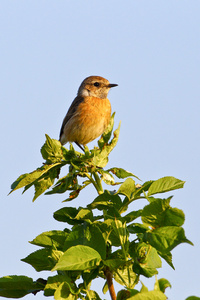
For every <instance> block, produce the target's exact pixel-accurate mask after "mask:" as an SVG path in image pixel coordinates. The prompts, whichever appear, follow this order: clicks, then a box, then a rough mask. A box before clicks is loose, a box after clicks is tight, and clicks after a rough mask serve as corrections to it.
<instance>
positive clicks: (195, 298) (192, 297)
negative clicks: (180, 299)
mask: <svg viewBox="0 0 200 300" xmlns="http://www.w3.org/2000/svg"><path fill="white" fill-rule="evenodd" d="M185 300H200V298H199V297H196V296H190V297H188V298H186V299H185Z"/></svg>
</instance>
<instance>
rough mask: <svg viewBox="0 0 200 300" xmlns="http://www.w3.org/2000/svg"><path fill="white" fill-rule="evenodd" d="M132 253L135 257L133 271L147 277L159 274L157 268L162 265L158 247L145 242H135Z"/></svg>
mask: <svg viewBox="0 0 200 300" xmlns="http://www.w3.org/2000/svg"><path fill="white" fill-rule="evenodd" d="M130 255H131V256H132V257H133V259H134V264H133V271H134V272H136V273H138V274H142V275H144V276H145V277H152V276H153V275H155V274H157V273H158V271H157V268H161V266H162V262H161V259H160V257H159V255H158V253H157V251H156V249H155V248H153V247H151V246H150V245H148V244H146V243H144V242H141V243H138V244H135V247H133V248H132V251H131V252H130Z"/></svg>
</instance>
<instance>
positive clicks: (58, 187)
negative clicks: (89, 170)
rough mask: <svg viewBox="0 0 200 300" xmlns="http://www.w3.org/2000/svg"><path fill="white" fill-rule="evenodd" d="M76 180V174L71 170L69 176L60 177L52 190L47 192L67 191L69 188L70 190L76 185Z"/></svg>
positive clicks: (59, 192)
mask: <svg viewBox="0 0 200 300" xmlns="http://www.w3.org/2000/svg"><path fill="white" fill-rule="evenodd" d="M74 180H76V175H75V174H74V173H72V172H69V173H68V174H67V176H65V177H63V178H61V179H59V180H58V181H57V182H56V184H55V185H54V187H53V188H52V190H51V191H49V192H47V193H46V195H51V194H56V193H58V194H61V193H65V192H66V191H67V190H70V189H72V188H73V187H74Z"/></svg>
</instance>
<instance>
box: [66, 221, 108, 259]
mask: <svg viewBox="0 0 200 300" xmlns="http://www.w3.org/2000/svg"><path fill="white" fill-rule="evenodd" d="M76 245H85V246H88V247H91V248H93V249H95V250H96V251H97V252H98V253H99V254H100V255H101V258H102V259H105V257H106V243H105V240H104V238H103V235H102V233H101V230H100V229H99V228H98V227H97V226H96V225H94V224H81V225H78V226H74V227H73V229H72V231H71V233H70V234H69V235H68V237H67V239H66V241H65V245H64V251H65V250H67V249H68V248H70V247H72V246H76Z"/></svg>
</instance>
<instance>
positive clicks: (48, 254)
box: [21, 249, 63, 272]
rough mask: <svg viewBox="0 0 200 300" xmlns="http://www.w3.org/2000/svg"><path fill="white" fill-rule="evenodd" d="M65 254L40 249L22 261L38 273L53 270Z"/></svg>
mask: <svg viewBox="0 0 200 300" xmlns="http://www.w3.org/2000/svg"><path fill="white" fill-rule="evenodd" d="M62 254H63V252H61V251H58V250H53V249H40V250H37V251H35V252H33V253H31V254H29V255H28V256H27V257H25V258H23V259H21V260H22V261H23V262H26V263H28V264H30V265H31V266H32V267H33V268H34V269H35V270H36V271H38V272H40V271H44V270H51V269H52V268H53V267H54V266H55V264H56V263H57V262H58V260H59V258H60V256H62Z"/></svg>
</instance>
